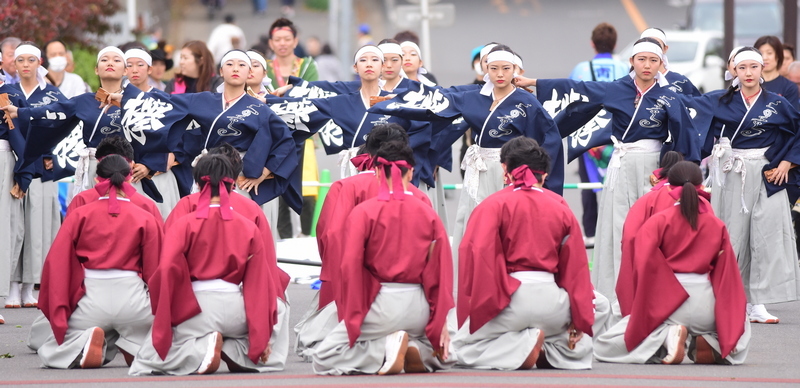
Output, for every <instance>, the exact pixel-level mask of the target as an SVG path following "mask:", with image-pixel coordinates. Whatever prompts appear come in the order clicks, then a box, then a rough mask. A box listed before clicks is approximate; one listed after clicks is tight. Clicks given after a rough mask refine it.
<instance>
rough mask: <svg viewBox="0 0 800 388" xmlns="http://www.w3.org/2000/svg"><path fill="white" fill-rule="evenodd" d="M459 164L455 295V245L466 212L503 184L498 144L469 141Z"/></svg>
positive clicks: (464, 227)
mask: <svg viewBox="0 0 800 388" xmlns="http://www.w3.org/2000/svg"><path fill="white" fill-rule="evenodd" d="M461 168H462V169H463V170H466V173H465V174H464V188H463V190H461V197H460V198H459V200H458V209H457V210H456V224H455V227H454V229H453V243H452V245H451V246H453V247H454V249H453V274H454V281H453V295H454V296H456V295H458V247H459V246H460V245H461V239H462V238H463V237H464V232H465V231H466V230H467V221H469V216H470V215H471V214H472V211H473V210H475V207H476V206H478V204H479V203H480V202H481V201H483V200H484V199H486V197H488V196H490V195H492V194H494V193H496V192H498V191H500V190H502V189H503V187H504V186H505V184H504V179H503V166H502V165H501V164H500V148H482V147H479V146H477V145H474V144H473V145H471V146H470V147H469V148H468V149H467V153H466V155H464V160H463V161H462V162H461Z"/></svg>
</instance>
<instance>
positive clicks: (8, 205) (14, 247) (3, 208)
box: [0, 140, 25, 296]
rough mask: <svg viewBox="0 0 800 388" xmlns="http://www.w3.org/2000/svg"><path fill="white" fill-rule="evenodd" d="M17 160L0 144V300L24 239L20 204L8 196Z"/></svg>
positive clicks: (21, 202)
mask: <svg viewBox="0 0 800 388" xmlns="http://www.w3.org/2000/svg"><path fill="white" fill-rule="evenodd" d="M16 162H17V159H16V158H15V157H14V153H13V151H12V150H11V145H10V144H9V143H8V141H7V140H0V247H2V248H0V296H6V295H8V290H9V284H10V282H11V280H12V277H11V272H10V271H11V268H12V263H16V262H17V261H18V260H19V257H20V254H21V252H22V243H23V239H24V237H25V215H24V214H25V212H24V208H23V200H20V199H16V198H14V197H12V196H11V194H10V192H11V189H12V188H14V184H15V181H14V164H15V163H16Z"/></svg>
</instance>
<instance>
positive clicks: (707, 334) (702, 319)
mask: <svg viewBox="0 0 800 388" xmlns="http://www.w3.org/2000/svg"><path fill="white" fill-rule="evenodd" d="M688 275H690V276H689V279H682V278H680V277H679V278H678V280H679V281H680V282H681V285H683V288H684V289H685V290H686V292H687V293H688V294H689V299H687V300H686V302H684V303H683V305H681V307H679V308H678V309H677V310H675V312H674V313H672V315H670V317H669V318H668V319H667V320H666V321H665V322H664V323H662V324H661V325H659V326H658V328H656V329H655V330H654V331H653V332H652V333H651V334H650V335H649V336H648V337H647V338H645V340H644V341H642V343H641V344H639V346H637V347H636V348H634V349H633V350H632V351H630V352H628V349H627V348H626V346H625V331H626V329H627V328H628V322H629V320H630V315H628V316H626V317H624V318H622V320H621V321H619V322H618V323H617V324H616V325H614V326H613V327H611V328H610V329H609V330H608V331H607V332H606V333H604V334H603V335H601V336H599V337H597V339H596V340H595V344H594V355H595V357H596V358H597V359H598V360H599V361H604V362H615V363H625V364H660V363H661V361H662V360H663V359H664V357H666V356H667V349H666V347H665V346H664V342H665V341H666V339H667V336H668V334H669V328H670V326H673V325H683V326H686V329H687V330H688V331H689V336H691V342H690V345H689V348H688V350H689V351H688V355H689V358H690V359H691V360H695V350H696V349H695V344H696V341H697V339H696V338H695V337H697V336H702V337H703V339H705V340H706V341H707V342H708V344H709V345H711V348H712V349H713V351H714V358H715V360H716V362H717V363H718V364H726V365H738V364H741V363H743V362H744V359H745V357H747V351H748V344H749V343H750V336H751V332H750V321H749V320H747V317H742V320H743V321H744V325H745V326H744V327H745V329H744V334H742V336H741V337H740V338H739V342H737V344H736V347H735V348H734V349H733V350H732V351H731V353H730V354H729V355H728V356H727V357H725V358H724V359H722V358H721V357H720V346H719V340H717V333H716V319H715V317H714V305H715V303H716V298H715V297H714V290H713V288H712V286H711V282H710V281H709V280H708V276H707V275H699V276H701V277H702V276H704V277H705V279H702V280H699V278H698V276H691V275H694V274H688Z"/></svg>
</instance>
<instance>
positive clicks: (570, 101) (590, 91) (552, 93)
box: [536, 78, 613, 138]
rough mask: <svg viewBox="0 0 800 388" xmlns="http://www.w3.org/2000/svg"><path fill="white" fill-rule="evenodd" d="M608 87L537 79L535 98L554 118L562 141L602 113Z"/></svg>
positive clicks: (604, 84)
mask: <svg viewBox="0 0 800 388" xmlns="http://www.w3.org/2000/svg"><path fill="white" fill-rule="evenodd" d="M611 84H613V82H592V81H589V82H580V81H573V80H571V79H566V78H565V79H540V80H537V81H536V92H537V95H536V97H537V98H538V99H539V102H540V103H541V104H542V107H544V109H545V110H546V111H547V113H549V114H550V116H551V117H553V118H554V120H555V122H556V125H557V126H558V129H559V131H560V133H561V137H562V138H563V137H567V136H569V135H570V134H572V133H573V132H575V131H577V130H578V129H580V128H581V127H583V126H584V125H585V124H586V123H588V122H589V121H590V120H591V119H592V118H593V117H594V116H596V115H597V113H598V112H600V110H601V109H603V102H604V100H605V98H606V91H607V88H608V86H609V85H611ZM609 97H613V96H609Z"/></svg>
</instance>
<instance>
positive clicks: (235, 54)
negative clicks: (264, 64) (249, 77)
mask: <svg viewBox="0 0 800 388" xmlns="http://www.w3.org/2000/svg"><path fill="white" fill-rule="evenodd" d="M231 59H239V60H241V61H242V62H244V63H246V64H247V67H251V68H252V67H253V65H252V64H251V63H250V57H248V56H247V54H245V53H244V51H242V50H231V51H228V52H227V53H225V55H223V56H222V60H221V61H219V64H220V66H222V65H223V64H225V62H228V61H230V60H231Z"/></svg>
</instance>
